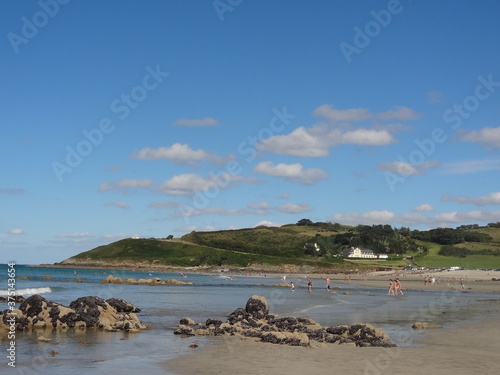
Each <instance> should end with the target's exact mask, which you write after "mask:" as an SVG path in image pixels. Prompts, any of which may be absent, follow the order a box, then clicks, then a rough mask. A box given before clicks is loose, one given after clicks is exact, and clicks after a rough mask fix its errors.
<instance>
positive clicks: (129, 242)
mask: <svg viewBox="0 0 500 375" xmlns="http://www.w3.org/2000/svg"><path fill="white" fill-rule="evenodd" d="M100 262H106V263H109V264H113V263H134V262H136V263H143V264H144V263H145V264H157V265H165V266H178V267H193V266H237V267H249V266H252V265H269V266H279V265H282V264H292V265H296V266H304V265H305V266H312V267H315V268H329V267H332V262H327V261H324V260H318V259H311V258H288V257H282V256H273V255H263V254H252V253H243V252H238V251H232V250H226V249H216V248H213V247H208V246H200V245H196V244H192V243H187V242H184V241H175V240H174V241H167V240H157V239H132V238H126V239H123V240H120V241H117V242H113V243H111V244H108V245H103V246H99V247H96V248H95V249H92V250H89V251H85V252H83V253H80V254H78V255H75V256H73V257H71V258H69V259H66V260H65V261H63V262H62V264H72V263H80V264H83V263H85V264H88V265H90V264H93V263H100ZM339 262H341V260H340V259H339V260H336V263H339Z"/></svg>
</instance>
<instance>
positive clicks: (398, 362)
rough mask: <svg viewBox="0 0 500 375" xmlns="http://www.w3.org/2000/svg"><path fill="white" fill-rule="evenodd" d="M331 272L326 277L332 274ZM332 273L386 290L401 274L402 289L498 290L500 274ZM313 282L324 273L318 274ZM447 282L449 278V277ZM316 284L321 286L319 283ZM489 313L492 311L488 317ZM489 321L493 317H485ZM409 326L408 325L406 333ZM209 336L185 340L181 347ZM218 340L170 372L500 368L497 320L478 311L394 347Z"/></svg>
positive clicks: (311, 373) (311, 374)
mask: <svg viewBox="0 0 500 375" xmlns="http://www.w3.org/2000/svg"><path fill="white" fill-rule="evenodd" d="M433 275H434V276H435V277H436V280H437V279H438V277H439V279H440V282H439V283H437V282H436V283H434V284H432V285H424V281H423V278H424V277H425V276H431V277H432V276H433ZM330 277H331V276H330ZM339 277H340V275H336V277H333V278H332V281H333V282H345V283H346V284H349V283H352V284H358V285H364V286H373V287H381V288H385V287H386V286H387V285H388V280H389V279H390V278H394V277H399V278H400V279H401V280H402V284H403V288H405V289H406V290H425V288H433V289H434V290H459V289H460V282H459V280H460V279H461V278H464V281H465V292H470V293H475V292H477V293H480V292H486V293H489V292H496V293H498V292H500V281H492V280H491V279H492V278H496V277H500V274H499V275H497V272H493V271H491V272H488V271H465V270H464V271H450V272H448V271H444V272H440V273H439V274H437V273H435V274H432V273H430V272H426V271H422V272H420V271H419V272H411V273H408V272H407V273H403V272H398V273H397V274H396V273H394V272H385V273H381V272H377V273H372V274H369V275H365V277H363V276H362V275H353V276H352V277H351V281H345V280H344V279H343V277H342V279H339ZM315 278H316V281H315V284H316V285H318V287H319V283H320V280H318V279H322V278H324V275H315ZM448 278H449V280H448V281H447V279H448ZM320 285H321V286H322V285H323V284H320ZM499 302H500V300H497V299H496V298H493V299H491V300H488V301H487V302H486V305H483V308H486V309H487V310H488V311H489V313H490V315H489V316H490V317H491V316H500V303H499ZM492 312H493V314H492ZM490 319H491V318H490ZM411 323H413V322H408V327H409V328H408V329H409V331H411V330H412V329H411ZM203 340H207V338H203V337H188V338H186V341H185V342H186V346H187V345H190V344H192V343H200V342H203ZM211 340H214V341H215V343H214V344H211V345H207V346H204V347H203V349H193V353H192V354H190V355H188V356H184V357H179V358H175V359H173V360H170V361H168V362H166V363H165V366H166V368H167V369H168V370H169V371H174V372H175V373H178V374H179V375H191V374H202V373H203V374H206V375H210V374H228V373H232V374H266V375H274V374H276V375H278V374H284V373H286V374H287V375H295V374H297V375H299V374H300V375H302V374H308V375H315V374H318V375H319V374H321V375H324V374H328V373H332V371H333V370H334V372H335V373H342V374H364V375H365V374H366V375H379V374H384V375H390V374H410V375H412V374H415V375H416V374H419V375H420V374H422V373H426V372H429V373H432V374H433V375H440V374H443V375H452V374H453V375H460V374H464V375H465V374H467V375H470V374H471V373H476V374H481V375H483V374H497V373H498V372H499V371H500V361H499V360H498V353H499V352H500V319H495V320H487V321H481V316H480V315H479V314H478V315H472V313H471V315H470V322H468V323H462V324H461V325H460V326H458V327H454V328H438V329H428V330H423V331H420V332H419V333H418V335H417V336H416V337H415V336H412V338H411V342H410V341H409V340H410V339H408V342H407V343H406V345H404V346H402V347H397V348H387V349H386V348H361V347H353V346H343V345H328V344H318V345H316V346H315V347H311V348H303V347H291V346H287V345H275V344H268V343H261V342H255V341H253V340H252V339H242V338H237V337H224V338H215V339H213V338H212V339H211Z"/></svg>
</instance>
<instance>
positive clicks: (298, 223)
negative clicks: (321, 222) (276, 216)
mask: <svg viewBox="0 0 500 375" xmlns="http://www.w3.org/2000/svg"><path fill="white" fill-rule="evenodd" d="M312 224H313V222H312V221H311V220H309V219H300V220H299V221H297V225H301V226H302V225H312Z"/></svg>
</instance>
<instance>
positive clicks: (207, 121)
mask: <svg viewBox="0 0 500 375" xmlns="http://www.w3.org/2000/svg"><path fill="white" fill-rule="evenodd" d="M174 125H177V126H217V125H219V120H217V119H215V118H211V117H205V118H202V119H185V118H181V119H179V120H177V121H175V122H174Z"/></svg>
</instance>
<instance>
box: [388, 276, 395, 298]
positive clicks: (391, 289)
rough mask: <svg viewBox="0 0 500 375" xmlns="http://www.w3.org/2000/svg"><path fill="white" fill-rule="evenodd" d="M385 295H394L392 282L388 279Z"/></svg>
mask: <svg viewBox="0 0 500 375" xmlns="http://www.w3.org/2000/svg"><path fill="white" fill-rule="evenodd" d="M387 294H388V295H390V296H393V295H394V281H392V279H389V290H388V292H387Z"/></svg>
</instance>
